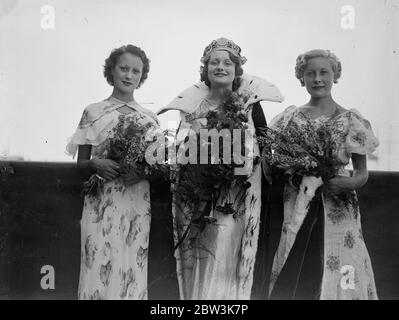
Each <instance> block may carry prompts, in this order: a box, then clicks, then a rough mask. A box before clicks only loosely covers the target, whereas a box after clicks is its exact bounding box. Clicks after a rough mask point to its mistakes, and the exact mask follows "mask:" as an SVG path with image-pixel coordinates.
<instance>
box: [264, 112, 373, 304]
mask: <svg viewBox="0 0 399 320" xmlns="http://www.w3.org/2000/svg"><path fill="white" fill-rule="evenodd" d="M291 121H293V122H295V123H297V124H299V125H300V124H305V123H306V122H307V121H314V123H316V124H317V123H321V122H323V121H334V122H335V125H336V126H337V127H339V128H340V130H339V133H337V136H336V139H337V141H339V142H340V147H339V149H338V155H337V156H338V157H339V159H340V160H342V161H343V163H346V164H348V163H349V159H350V157H351V154H352V153H356V154H362V155H365V154H369V153H372V152H373V151H374V150H375V149H376V147H377V146H378V141H377V139H376V137H375V136H374V134H373V131H372V129H371V125H370V123H369V122H368V121H367V120H366V119H364V118H363V117H362V116H361V115H360V113H359V112H358V111H357V110H355V109H351V110H348V111H345V112H343V113H341V114H339V115H337V116H335V117H333V118H332V119H328V118H326V117H320V118H317V119H311V118H309V117H308V116H307V115H306V114H304V113H303V112H302V111H300V109H299V108H297V107H295V106H291V107H288V108H287V109H286V110H285V111H284V112H283V113H281V114H280V115H278V116H276V117H275V118H274V119H273V120H272V122H271V124H270V126H271V127H272V128H273V129H275V130H284V129H285V128H286V127H287V126H289V124H290V123H291ZM339 174H340V175H344V176H349V172H348V171H347V170H345V168H344V167H342V168H341V169H340V171H339ZM297 196H298V190H297V189H295V188H294V187H292V186H291V185H290V184H286V185H285V190H284V221H283V227H282V233H281V238H280V243H279V246H278V249H277V252H276V254H275V257H274V262H273V267H272V276H271V280H270V281H271V283H270V291H271V292H272V289H273V286H274V284H275V283H276V281H277V280H278V279H279V275H280V273H281V271H282V269H283V267H284V265H285V263H286V261H287V256H288V257H289V254H290V252H289V250H290V249H289V248H291V245H287V231H286V230H287V228H288V226H289V225H290V223H291V221H292V219H293V218H292V217H293V215H294V212H293V209H294V205H295V201H296V198H297ZM349 197H350V199H349V198H348V201H347V202H346V203H345V202H343V201H340V202H339V203H338V204H337V202H335V201H333V199H331V198H330V196H329V195H327V194H324V193H323V194H322V209H323V212H324V217H323V220H324V226H323V230H322V232H321V234H322V238H323V239H322V240H323V241H322V242H323V243H322V244H321V245H322V247H323V250H322V252H323V257H322V259H323V260H322V272H321V274H322V276H321V284H320V293H319V298H320V299H323V300H325V299H327V300H346V299H361V300H367V299H377V291H376V287H375V282H374V274H373V269H372V266H371V261H370V257H369V254H368V251H367V248H366V245H365V242H364V239H363V235H362V228H361V217H360V211H359V205H358V202H357V195H356V192H355V191H354V190H353V191H352V192H351V193H350V195H349ZM323 231H324V232H323ZM291 253H292V252H291ZM288 259H289V258H288Z"/></svg>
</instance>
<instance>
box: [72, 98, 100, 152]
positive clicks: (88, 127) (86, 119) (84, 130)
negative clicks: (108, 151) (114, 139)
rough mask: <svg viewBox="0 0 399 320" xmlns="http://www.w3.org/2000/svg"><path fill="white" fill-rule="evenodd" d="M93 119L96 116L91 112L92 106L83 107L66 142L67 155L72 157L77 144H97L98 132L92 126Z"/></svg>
mask: <svg viewBox="0 0 399 320" xmlns="http://www.w3.org/2000/svg"><path fill="white" fill-rule="evenodd" d="M95 120H96V116H95V114H94V112H93V106H92V105H89V106H87V107H86V108H85V109H84V111H83V114H82V117H81V119H80V122H79V125H78V127H77V128H76V131H75V133H74V134H73V135H72V136H71V137H70V138H69V139H68V143H67V146H66V149H65V153H66V154H67V155H70V156H72V157H73V158H74V157H75V155H76V152H77V150H78V146H79V145H84V144H90V145H97V144H98V143H97V137H98V132H97V130H96V128H95V126H93V123H94V122H95Z"/></svg>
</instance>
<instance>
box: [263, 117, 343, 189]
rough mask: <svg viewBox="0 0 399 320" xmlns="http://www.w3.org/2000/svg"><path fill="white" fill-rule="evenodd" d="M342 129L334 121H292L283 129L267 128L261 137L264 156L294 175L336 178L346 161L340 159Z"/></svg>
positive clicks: (272, 163)
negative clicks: (299, 122)
mask: <svg viewBox="0 0 399 320" xmlns="http://www.w3.org/2000/svg"><path fill="white" fill-rule="evenodd" d="M341 133H342V130H341V129H340V126H339V125H338V124H337V123H335V122H333V121H329V122H321V123H318V124H317V125H316V124H315V123H312V122H310V121H308V122H304V123H301V124H298V123H297V122H295V121H292V120H290V121H289V122H288V124H287V125H286V126H285V127H284V129H283V130H278V129H277V130H274V129H271V128H265V131H264V134H263V135H262V136H260V137H258V143H259V145H260V146H264V147H265V148H263V154H262V158H265V159H266V160H267V161H268V162H269V163H270V164H271V165H274V166H276V167H278V168H281V169H283V170H284V171H285V172H286V173H287V174H289V175H292V176H306V175H308V176H315V177H321V178H322V179H323V181H324V182H326V181H328V180H329V179H331V178H332V177H334V176H335V175H336V174H337V172H338V169H339V168H340V167H341V166H342V165H344V163H343V162H342V161H341V160H340V159H339V158H338V156H337V154H338V148H339V144H340V142H341V140H340V137H341V136H342V134H341Z"/></svg>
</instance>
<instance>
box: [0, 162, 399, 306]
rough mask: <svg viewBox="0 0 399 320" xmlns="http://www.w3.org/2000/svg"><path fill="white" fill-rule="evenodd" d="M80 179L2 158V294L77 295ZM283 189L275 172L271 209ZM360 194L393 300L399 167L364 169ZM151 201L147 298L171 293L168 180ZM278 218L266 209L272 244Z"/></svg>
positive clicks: (398, 275)
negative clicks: (48, 281)
mask: <svg viewBox="0 0 399 320" xmlns="http://www.w3.org/2000/svg"><path fill="white" fill-rule="evenodd" d="M275 180H276V179H275ZM81 185H82V180H81V179H80V177H79V176H78V174H77V171H76V168H75V164H73V163H49V162H22V161H21V162H0V299H76V296H77V289H78V281H79V269H80V225H79V221H80V217H81V212H82V205H83V199H82V198H81V197H80V195H79V194H80V190H81ZM281 188H282V183H281V181H279V180H278V179H277V181H275V184H274V186H273V197H272V210H273V209H274V212H281V203H282V198H281ZM358 193H359V198H360V211H361V215H362V226H363V233H364V237H365V241H366V245H367V248H368V250H369V253H370V257H371V261H372V264H373V269H374V274H375V279H376V285H377V290H378V294H379V297H380V299H399V272H398V270H399V172H381V171H372V172H370V177H369V181H368V183H367V185H366V186H365V187H363V188H362V189H361V190H359V191H358ZM151 205H152V223H151V236H150V248H149V283H150V284H151V288H152V290H151V295H150V298H171V299H173V298H175V299H177V297H178V293H177V287H176V281H175V278H174V274H173V272H174V260H173V257H172V256H171V252H172V251H171V248H172V247H173V243H172V232H171V229H172V226H171V217H170V214H171V213H170V194H169V192H168V188H167V185H165V184H164V185H162V184H158V185H154V186H152V190H151ZM272 212H273V211H272ZM281 220H282V216H281V213H280V214H272V223H271V238H270V240H271V241H270V245H269V247H270V250H275V248H276V246H277V241H278V237H279V232H280V226H281ZM44 266H50V267H52V268H53V270H54V279H55V283H54V289H52V288H48V286H47V289H46V286H44V287H43V279H44V278H45V277H46V275H47V272H48V271H46V270H48V269H46V268H44V269H42V268H43V267H44ZM50 287H51V286H50Z"/></svg>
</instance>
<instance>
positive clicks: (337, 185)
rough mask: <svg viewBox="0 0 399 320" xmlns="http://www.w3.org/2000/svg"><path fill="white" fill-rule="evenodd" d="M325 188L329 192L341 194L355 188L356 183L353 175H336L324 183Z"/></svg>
mask: <svg viewBox="0 0 399 320" xmlns="http://www.w3.org/2000/svg"><path fill="white" fill-rule="evenodd" d="M324 188H325V189H326V191H327V193H330V194H333V195H339V194H341V193H343V192H346V191H350V190H353V189H355V183H354V179H353V178H352V177H345V176H335V177H334V178H332V179H330V180H329V181H328V182H327V183H326V184H325V185H324Z"/></svg>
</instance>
